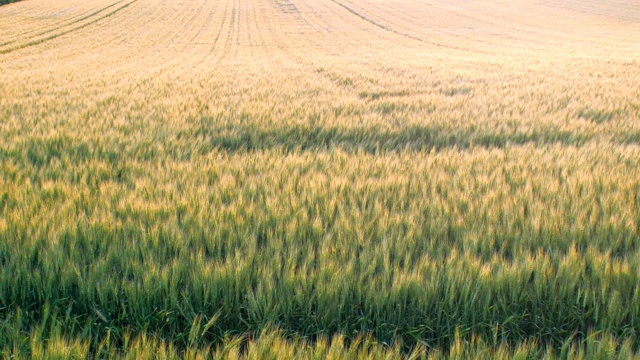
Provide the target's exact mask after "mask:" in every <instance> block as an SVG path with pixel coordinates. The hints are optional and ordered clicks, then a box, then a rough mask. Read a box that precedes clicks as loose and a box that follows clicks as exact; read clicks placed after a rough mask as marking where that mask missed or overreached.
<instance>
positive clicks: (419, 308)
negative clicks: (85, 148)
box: [0, 141, 640, 354]
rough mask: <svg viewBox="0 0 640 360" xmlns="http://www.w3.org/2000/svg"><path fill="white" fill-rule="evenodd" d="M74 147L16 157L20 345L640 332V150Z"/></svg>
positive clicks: (9, 252) (14, 303)
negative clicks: (166, 151)
mask: <svg viewBox="0 0 640 360" xmlns="http://www.w3.org/2000/svg"><path fill="white" fill-rule="evenodd" d="M71 144H73V141H68V142H63V143H61V144H60V145H57V146H56V149H57V150H55V151H56V156H54V157H48V156H49V155H51V153H48V154H44V155H42V156H44V159H46V161H43V160H39V159H42V156H37V157H36V156H34V155H29V154H30V151H31V150H30V149H31V148H30V147H29V146H30V145H29V143H28V142H27V143H25V147H24V148H14V149H13V150H12V151H13V153H14V154H16V155H14V156H10V157H4V158H3V160H2V166H3V170H4V171H3V173H4V177H3V179H4V180H3V187H2V188H3V190H2V193H1V194H0V199H2V205H1V206H2V208H3V215H4V216H3V222H2V224H1V225H2V226H0V236H1V237H2V238H3V240H4V241H2V242H1V243H0V258H1V261H2V264H3V272H2V273H0V304H1V306H2V307H3V309H4V312H5V314H7V315H6V317H5V320H4V321H5V325H3V332H2V333H0V336H2V337H3V341H2V343H5V344H11V345H10V346H9V347H8V348H6V350H7V351H9V350H10V349H11V348H16V347H17V348H16V349H18V350H22V351H24V352H25V353H29V351H34V349H33V346H34V345H33V341H26V340H24V341H23V340H19V339H21V335H16V334H30V333H31V332H32V331H35V330H32V329H33V326H35V325H36V324H44V325H41V329H43V330H39V331H44V332H46V331H51V333H52V336H54V337H55V336H58V335H56V334H58V333H60V336H63V334H64V336H65V337H67V336H71V337H72V338H77V339H79V340H78V341H80V342H81V344H85V343H86V345H87V346H89V347H90V349H92V350H91V351H96V349H98V347H99V346H100V344H101V342H102V341H104V339H105V338H109V339H110V340H109V341H111V342H112V344H119V345H117V346H124V343H125V339H126V338H127V337H130V336H133V337H138V336H143V335H145V334H147V333H148V332H150V334H148V336H151V337H152V338H153V337H158V339H171V341H170V343H169V344H170V345H171V346H173V347H175V349H174V350H173V351H178V352H180V351H184V350H185V349H188V348H190V346H197V347H198V348H199V347H202V346H213V348H214V349H217V348H218V347H219V346H222V345H221V344H223V342H221V341H222V340H223V339H224V338H225V336H232V337H233V336H237V335H241V334H247V333H252V334H253V333H255V332H256V331H258V332H259V331H260V330H261V329H265V328H267V327H272V326H276V327H278V328H280V329H281V330H282V331H283V333H284V334H289V335H295V336H300V337H303V338H305V339H311V340H314V341H315V339H317V337H318V336H332V334H344V335H345V336H347V337H348V338H349V339H353V337H354V336H356V337H357V336H363V335H366V336H370V337H371V338H372V339H375V340H376V341H377V342H380V343H382V344H392V343H395V342H400V343H401V344H402V346H401V348H402V349H403V351H412V350H411V349H414V350H415V349H417V348H415V346H417V345H423V346H426V347H427V348H431V347H435V349H443V351H445V352H447V351H449V350H448V349H453V348H455V341H456V334H458V336H461V337H463V338H465V339H466V338H468V337H469V336H478V338H479V339H484V340H482V341H485V342H487V341H493V343H492V344H495V346H498V345H499V344H502V345H500V346H507V344H510V345H509V346H515V344H521V345H522V344H525V343H522V341H526V342H531V343H530V344H529V345H526V346H533V344H534V343H537V344H539V345H540V346H542V347H541V348H540V349H543V348H544V346H546V345H547V344H548V345H552V346H553V347H555V348H556V349H559V348H560V347H561V346H562V345H563V344H565V343H567V342H569V343H570V345H567V346H574V345H576V344H579V342H580V341H586V340H587V339H588V338H587V336H588V335H589V334H591V333H592V332H593V331H596V335H594V336H597V334H598V333H600V332H604V333H606V334H607V336H610V338H607V339H617V340H616V341H622V340H624V341H625V344H627V345H625V346H626V347H625V348H624V349H627V347H628V346H632V345H633V341H632V339H633V338H634V337H635V336H636V334H637V333H638V330H639V329H638V324H637V322H636V320H635V319H637V318H638V316H639V315H640V314H639V313H638V312H639V311H640V310H639V309H640V303H639V301H640V300H638V299H640V296H639V295H640V289H639V287H638V283H639V281H638V275H639V268H638V265H639V264H638V261H637V259H638V255H639V254H638V245H639V244H638V241H639V240H640V238H639V236H638V224H639V223H640V222H639V220H640V215H639V210H638V209H640V206H639V205H640V203H639V199H640V198H639V194H640V184H639V183H638V179H639V178H640V175H639V174H638V169H639V167H638V160H637V159H638V158H639V156H638V155H639V154H638V149H637V148H636V147H629V146H618V145H607V144H600V145H593V146H583V147H579V148H571V147H565V146H555V147H547V148H537V147H533V146H527V147H520V146H518V147H512V146H509V147H507V148H504V149H482V148H477V149H475V150H474V151H460V150H444V151H441V152H435V153H427V152H411V151H408V152H400V153H392V154H384V153H382V154H377V155H369V154H366V153H357V154H352V153H347V152H343V151H329V152H296V153H289V154H285V153H282V152H280V151H259V152H246V153H236V154H228V153H226V152H217V151H214V152H211V153H209V154H208V155H206V156H202V157H199V158H196V159H191V160H190V161H189V162H182V161H175V160H170V159H166V158H163V159H161V160H160V159H158V160H150V161H140V160H135V159H131V158H130V157H127V156H115V157H114V158H113V159H114V160H110V159H111V158H109V157H105V158H104V159H100V157H96V156H89V155H82V154H83V153H82V152H78V151H77V150H76V149H77V148H76V147H74V146H72V145H71ZM158 146H160V147H161V146H162V143H159V144H158ZM93 151H95V152H96V153H100V151H105V149H94V150H93ZM19 154H23V155H19ZM25 179H29V180H28V182H27V183H26V185H25V183H24V181H25ZM19 189H21V190H19ZM18 304H20V305H18ZM48 319H56V320H55V321H53V320H51V321H53V322H52V323H51V324H49V320H48ZM54 324H55V325H54ZM207 324H209V325H207ZM47 329H59V330H47ZM205 329H206V331H205ZM37 333H38V332H37V331H36V334H35V335H33V334H32V335H30V336H31V337H33V336H37ZM145 336H147V335H145ZM46 338H49V336H46ZM487 339H489V340H487ZM571 339H574V340H575V341H577V342H576V343H572V342H571ZM625 339H626V340H625ZM607 341H609V340H607ZM30 343H31V345H30ZM60 346H62V345H60ZM69 346H72V345H69ZM73 346H76V345H73ZM78 346H80V345H78ZM114 346H116V345H114ZM167 346H168V345H167ZM487 346H489V345H487ZM492 346H493V345H492ZM522 346H525V345H522ZM536 346H537V345H536ZM576 346H577V345H576ZM611 346H613V345H611ZM616 346H617V345H616ZM613 348H615V349H618V348H617V347H615V346H614V347H608V349H613ZM243 349H245V347H243ZM504 349H506V348H504ZM504 349H503V350H504ZM536 349H537V348H536ZM620 349H622V348H620ZM494 350H495V351H498V350H496V349H494ZM43 351H44V350H43ZM167 351H170V350H167ZM385 351H387V350H385ZM487 351H490V350H488V349H487ZM491 351H493V350H491ZM500 351H502V350H500ZM504 351H506V350H504ZM532 351H534V350H532ZM535 351H538V350H535ZM540 351H542V350H540ZM576 351H577V350H576ZM616 351H617V350H616ZM625 351H626V350H625ZM405 354H406V353H405Z"/></svg>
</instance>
